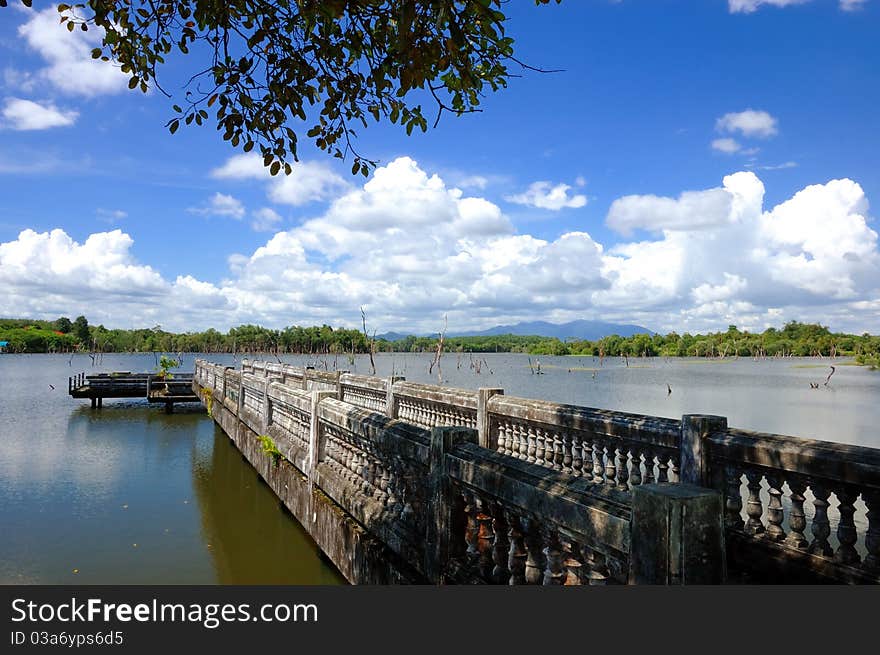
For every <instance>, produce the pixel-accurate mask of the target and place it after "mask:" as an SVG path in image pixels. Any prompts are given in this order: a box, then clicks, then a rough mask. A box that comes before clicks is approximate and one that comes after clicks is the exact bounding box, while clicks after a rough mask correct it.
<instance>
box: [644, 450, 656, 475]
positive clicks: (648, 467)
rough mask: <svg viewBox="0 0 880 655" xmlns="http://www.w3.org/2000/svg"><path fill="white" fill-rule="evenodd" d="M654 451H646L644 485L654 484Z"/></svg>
mask: <svg viewBox="0 0 880 655" xmlns="http://www.w3.org/2000/svg"><path fill="white" fill-rule="evenodd" d="M655 479H656V478H655V477H654V451H653V450H651V449H650V448H646V449H645V479H644V481H643V484H654V480H655Z"/></svg>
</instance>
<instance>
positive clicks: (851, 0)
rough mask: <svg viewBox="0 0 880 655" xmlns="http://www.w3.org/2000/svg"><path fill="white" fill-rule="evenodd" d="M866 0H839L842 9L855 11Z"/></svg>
mask: <svg viewBox="0 0 880 655" xmlns="http://www.w3.org/2000/svg"><path fill="white" fill-rule="evenodd" d="M867 2H868V0H840V8H841V9H842V10H843V11H856V10H858V9H861V8H862V7H864V6H865V4H866V3H867Z"/></svg>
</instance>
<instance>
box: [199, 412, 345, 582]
mask: <svg viewBox="0 0 880 655" xmlns="http://www.w3.org/2000/svg"><path fill="white" fill-rule="evenodd" d="M243 463H244V464H245V465H242V464H243ZM192 466H193V483H194V487H195V492H196V498H197V499H198V503H199V509H200V515H201V522H202V534H203V536H204V540H205V542H206V547H207V548H208V550H209V552H210V553H211V558H212V561H213V563H214V569H215V571H216V574H217V582H219V583H221V584H338V583H341V582H344V580H343V578H342V577H341V576H340V575H339V573H338V572H337V571H336V570H335V569H333V568H332V567H331V566H329V565H328V566H318V565H316V561H315V558H316V553H317V547H316V546H315V544H314V542H313V541H312V540H311V538H310V537H309V536H308V535H307V534H306V532H305V530H304V529H303V528H302V526H300V525H299V523H297V522H296V521H295V520H294V519H293V517H291V516H290V515H289V514H288V513H287V512H286V511H285V510H284V509H283V508H282V506H281V503H280V502H279V501H278V499H277V497H276V496H275V494H274V493H272V491H271V490H270V489H269V487H268V486H266V484H264V483H263V482H262V480H261V479H260V477H259V476H258V475H257V473H256V471H254V469H253V468H252V467H251V466H250V465H248V464H246V462H244V460H243V459H242V456H241V453H240V452H239V451H238V450H237V449H236V447H235V446H234V445H233V444H232V442H231V441H230V440H229V439H228V438H227V437H226V436H225V435H224V434H223V433H222V431H221V430H220V429H219V428H218V429H217V437H216V439H215V441H214V447H213V448H212V449H211V451H210V453H205V452H201V453H194V456H193V459H192Z"/></svg>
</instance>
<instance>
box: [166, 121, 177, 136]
mask: <svg viewBox="0 0 880 655" xmlns="http://www.w3.org/2000/svg"><path fill="white" fill-rule="evenodd" d="M179 127H180V121H178V120H174V121H171V124H170V125H169V126H168V131H169V132H171V134H174V133H175V132H177V128H179Z"/></svg>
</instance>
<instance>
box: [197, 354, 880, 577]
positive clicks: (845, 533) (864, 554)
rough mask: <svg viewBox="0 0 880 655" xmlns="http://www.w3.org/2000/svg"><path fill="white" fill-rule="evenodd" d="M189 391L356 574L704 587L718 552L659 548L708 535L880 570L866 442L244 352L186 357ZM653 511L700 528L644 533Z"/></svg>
mask: <svg viewBox="0 0 880 655" xmlns="http://www.w3.org/2000/svg"><path fill="white" fill-rule="evenodd" d="M193 387H194V388H200V389H201V390H202V391H203V392H205V391H207V392H208V393H209V394H210V395H211V397H212V398H213V402H212V404H213V405H214V410H213V412H212V414H213V416H214V418H215V420H216V421H217V422H218V423H220V425H221V426H223V428H224V430H225V431H226V432H227V434H229V435H230V436H231V437H232V438H233V439H234V440H236V443H237V445H238V446H239V448H241V449H242V452H244V453H245V454H246V455H247V456H248V458H249V459H250V460H251V462H252V463H253V464H254V466H255V467H257V469H258V470H260V472H261V474H262V475H263V477H264V478H266V479H267V481H268V482H269V483H270V486H272V485H273V484H275V485H276V486H278V488H275V486H273V489H275V491H276V493H277V494H278V495H279V498H281V499H282V500H283V501H284V502H285V504H286V505H287V506H288V507H289V508H290V509H291V511H292V512H293V513H294V515H295V516H297V518H298V519H299V520H300V522H301V523H303V525H304V526H305V527H306V528H307V529H308V530H309V531H310V533H311V534H312V536H313V537H315V539H316V541H317V542H318V544H319V546H321V547H322V549H323V550H324V551H325V553H327V554H328V556H329V557H330V558H331V559H332V560H333V561H334V562H337V566H339V567H340V570H341V571H342V572H343V574H344V575H346V577H348V578H349V580H352V581H355V582H395V581H398V582H399V581H420V580H428V581H432V582H475V581H479V582H484V583H496V584H498V583H503V584H536V583H540V584H567V585H572V584H607V583H622V582H628V581H629V582H645V581H648V582H651V581H654V582H658V581H666V582H676V581H677V582H681V581H688V582H717V581H719V580H720V577H719V576H720V575H721V573H720V572H723V569H724V560H725V557H722V556H721V555H719V556H718V557H717V558H716V559H717V561H715V563H714V565H711V566H708V567H705V566H704V567H703V569H701V568H700V566H696V565H694V564H693V562H691V563H681V562H678V560H676V555H675V553H677V552H684V550H685V549H684V548H683V547H682V546H681V544H682V543H684V541H686V540H691V541H688V549H690V548H691V543H692V540H694V539H696V542H694V543H697V547H698V548H707V549H708V551H711V544H707V543H706V539H707V538H709V536H711V535H713V534H715V533H716V532H717V534H718V535H719V540H720V541H721V542H722V543H723V547H724V550H725V551H726V563H727V566H728V568H729V569H730V571H731V573H732V574H733V575H736V576H737V577H738V578H740V579H744V580H748V581H757V582H763V581H776V582H788V581H802V580H803V581H810V582H815V581H832V582H853V583H877V582H880V567H878V561H880V552H878V550H880V506H878V496H880V494H878V491H880V451H878V450H876V449H871V448H861V447H855V446H845V445H840V444H834V443H828V442H819V441H811V440H804V439H798V438H795V437H787V436H779V435H763V434H757V433H751V432H746V431H742V430H734V429H729V428H728V427H727V423H726V420H725V419H724V418H722V417H713V416H701V415H687V416H684V417H682V419H681V420H672V419H665V418H658V417H650V416H642V415H636V414H627V413H623V412H612V411H604V410H597V409H590V408H585V407H578V406H572V405H563V404H558V403H552V402H547V401H538V400H529V399H523V398H513V397H509V396H505V395H504V394H503V391H502V390H501V389H480V390H478V391H465V390H459V389H452V388H447V387H437V386H433V385H423V384H414V383H410V382H406V381H405V380H403V379H401V378H392V379H384V378H377V377H371V376H363V375H353V374H349V373H336V372H334V373H329V372H324V371H314V370H313V369H301V368H297V367H289V366H286V365H275V364H263V363H260V362H253V363H250V362H247V363H246V364H245V365H244V366H243V367H242V372H241V373H239V372H237V371H235V370H233V369H229V368H226V369H224V368H223V367H220V366H216V365H213V364H208V363H206V362H204V361H201V360H199V361H198V362H197V363H196V371H195V376H194V382H193ZM218 402H219V405H220V406H222V407H223V410H222V411H221V412H220V413H218V410H217V404H218ZM260 435H266V436H268V437H270V438H271V439H272V440H273V441H274V443H275V444H276V445H277V447H278V450H279V451H280V452H281V454H282V455H283V459H284V462H283V466H282V467H281V468H280V469H279V468H277V467H275V468H272V467H269V468H267V466H268V465H267V464H266V461H265V460H266V458H265V456H264V455H261V453H260V452H259V449H258V448H257V447H256V446H254V445H253V443H251V442H253V441H255V440H258V437H259V436H260ZM284 466H287V467H288V468H290V472H289V473H285V474H284V475H283V476H282V473H280V472H279V471H285V470H287V469H285V468H284ZM279 476H282V477H283V478H284V479H283V483H282V481H281V479H280V478H279ZM285 476H286V477H285ZM273 480H276V482H275V483H273V482H272V481H273ZM669 482H673V483H676V484H674V485H672V486H671V487H670V486H669V485H668V484H664V483H669ZM303 485H305V486H303ZM296 488H300V489H306V490H307V491H306V492H302V493H294V491H292V490H293V489H296ZM673 489H680V491H677V492H671V491H666V490H673ZM706 494H708V496H707V495H706ZM710 496H711V497H710ZM832 497H833V499H834V500H835V501H836V505H834V506H832V504H831V498H832ZM713 499H717V505H718V516H717V519H718V520H717V523H718V525H717V526H716V527H717V530H716V529H715V527H713V524H712V513H711V512H712V511H713V510H712V509H711V508H712V507H714V505H712V501H713ZM685 505H687V508H686V512H685V510H684V509H682V508H684V507H685ZM670 507H672V508H673V509H672V510H670V509H669V508H670ZM645 508H648V509H645ZM658 508H659V509H658ZM676 508H677V509H676ZM670 511H671V512H672V513H673V514H674V513H675V512H676V511H678V512H680V514H681V515H682V516H684V515H685V514H687V516H689V517H695V516H697V517H703V518H701V519H700V520H701V521H703V522H704V524H701V525H700V526H698V527H700V530H701V532H700V533H699V534H697V535H696V536H695V534H694V532H693V530H690V532H689V531H688V530H689V528H688V521H685V522H684V527H682V525H681V523H682V522H681V521H679V525H678V527H675V529H674V530H673V532H674V534H673V532H668V533H665V534H663V535H659V534H657V531H658V530H661V531H662V526H660V525H659V524H658V522H657V521H655V520H654V518H656V517H653V516H652V515H656V514H658V512H659V513H667V514H668V513H669V512H670ZM722 514H723V517H722ZM322 517H323V518H322ZM636 517H638V518H636ZM646 517H647V518H646ZM693 520H694V519H693V518H691V519H689V521H693ZM316 523H317V524H319V525H316ZM660 523H663V522H660ZM666 523H669V521H666ZM672 523H675V522H674V521H673V522H672ZM722 524H723V530H722ZM691 527H693V528H694V529H696V526H691ZM666 529H667V531H668V530H669V529H670V528H669V526H668V525H667V528H666ZM316 531H317V532H316ZM316 535H317V536H316ZM354 538H356V539H358V540H360V541H358V542H357V544H358V546H357V547H354V546H352V543H354V542H352V541H350V540H351V539H354ZM340 539H341V540H342V541H341V542H340ZM346 539H348V541H346ZM701 540H702V541H701ZM710 541H711V539H710ZM340 543H345V544H348V545H347V546H346V547H345V548H344V549H342V550H340V548H341V547H340V545H339V544H340ZM676 544H677V545H676ZM676 548H677V549H678V550H676ZM352 549H353V550H352ZM658 549H659V550H658ZM663 549H666V550H665V551H664V552H665V555H664V553H663V552H660V550H663ZM720 549H721V547H720V546H719V551H720ZM343 551H344V552H343ZM352 558H354V559H352ZM377 558H379V559H377ZM655 560H656V561H655ZM709 560H711V558H709ZM380 561H381V562H382V563H381V564H377V562H380ZM674 561H675V562H677V563H675V567H674V568H676V570H674V571H672V570H670V566H672V564H670V562H674ZM707 561H708V560H707ZM652 562H653V563H652ZM695 566H696V568H695ZM701 566H702V565H701ZM383 567H384V568H383ZM664 567H665V569H664ZM380 569H381V570H380ZM685 569H688V570H687V571H685Z"/></svg>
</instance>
